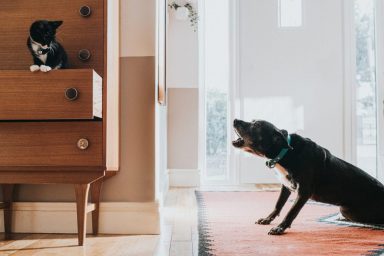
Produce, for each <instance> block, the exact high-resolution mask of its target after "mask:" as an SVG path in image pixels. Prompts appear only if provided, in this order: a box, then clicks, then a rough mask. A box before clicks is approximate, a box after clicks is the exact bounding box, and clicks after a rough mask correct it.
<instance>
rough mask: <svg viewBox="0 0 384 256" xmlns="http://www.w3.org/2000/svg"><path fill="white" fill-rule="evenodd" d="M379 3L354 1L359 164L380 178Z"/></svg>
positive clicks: (362, 0) (356, 122) (356, 134)
mask: <svg viewBox="0 0 384 256" xmlns="http://www.w3.org/2000/svg"><path fill="white" fill-rule="evenodd" d="M375 13H376V1H375V0H354V23H355V24H354V28H355V31H354V32H355V47H356V48H355V52H356V59H355V61H356V63H355V75H356V76H355V79H356V83H355V84H356V87H355V88H354V90H355V106H356V108H355V120H356V121H355V126H356V127H355V131H356V132H355V136H356V137H355V140H356V162H357V165H358V166H359V167H360V168H362V169H363V170H365V171H366V172H367V173H369V174H370V175H372V176H374V177H377V159H378V158H377V157H378V153H377V146H378V143H377V137H378V136H377V131H378V130H377V123H378V121H377V84H376V56H377V51H376V27H375V25H376V18H375Z"/></svg>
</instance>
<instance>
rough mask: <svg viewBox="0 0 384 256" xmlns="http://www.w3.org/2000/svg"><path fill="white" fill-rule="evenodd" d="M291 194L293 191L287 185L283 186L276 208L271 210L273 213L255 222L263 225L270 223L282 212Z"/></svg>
mask: <svg viewBox="0 0 384 256" xmlns="http://www.w3.org/2000/svg"><path fill="white" fill-rule="evenodd" d="M290 195H291V191H289V189H287V188H286V187H285V186H282V187H281V190H280V195H279V198H278V199H277V202H276V206H275V209H274V210H273V211H272V212H271V214H269V215H268V217H266V218H261V219H259V220H258V221H256V223H255V224H261V225H268V224H270V223H271V222H272V221H273V220H274V219H275V218H276V216H278V215H279V214H280V212H281V209H283V206H284V205H285V203H286V202H287V200H288V198H289V196H290Z"/></svg>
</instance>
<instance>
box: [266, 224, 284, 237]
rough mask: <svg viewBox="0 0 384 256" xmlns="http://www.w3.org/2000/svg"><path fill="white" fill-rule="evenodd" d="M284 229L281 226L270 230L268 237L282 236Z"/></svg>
mask: <svg viewBox="0 0 384 256" xmlns="http://www.w3.org/2000/svg"><path fill="white" fill-rule="evenodd" d="M284 231H285V228H284V227H281V226H277V227H274V228H272V229H271V230H270V231H269V232H268V235H274V236H275V235H282V234H284Z"/></svg>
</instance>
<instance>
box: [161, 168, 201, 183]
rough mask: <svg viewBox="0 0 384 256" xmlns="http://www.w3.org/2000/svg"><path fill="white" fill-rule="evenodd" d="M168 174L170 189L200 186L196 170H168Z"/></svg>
mask: <svg viewBox="0 0 384 256" xmlns="http://www.w3.org/2000/svg"><path fill="white" fill-rule="evenodd" d="M168 173H169V186H171V187H198V186H199V185H200V171H199V170H198V169H169V170H168Z"/></svg>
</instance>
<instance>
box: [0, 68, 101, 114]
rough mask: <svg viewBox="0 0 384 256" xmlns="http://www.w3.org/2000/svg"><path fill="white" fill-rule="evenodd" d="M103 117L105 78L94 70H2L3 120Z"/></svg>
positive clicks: (1, 98) (0, 100)
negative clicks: (44, 71) (103, 86)
mask: <svg viewBox="0 0 384 256" xmlns="http://www.w3.org/2000/svg"><path fill="white" fill-rule="evenodd" d="M94 117H99V118H102V78H101V77H100V76H99V75H98V74H97V73H96V72H95V71H94V70H92V69H63V70H53V71H50V72H47V73H43V72H34V73H32V72H30V71H21V70H0V120H48V119H93V118H94Z"/></svg>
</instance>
